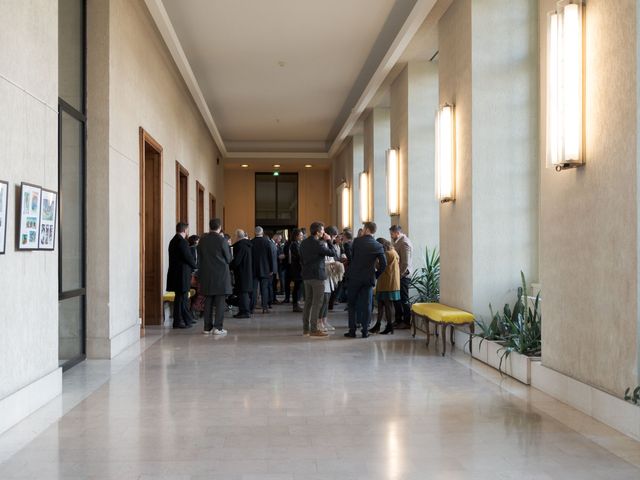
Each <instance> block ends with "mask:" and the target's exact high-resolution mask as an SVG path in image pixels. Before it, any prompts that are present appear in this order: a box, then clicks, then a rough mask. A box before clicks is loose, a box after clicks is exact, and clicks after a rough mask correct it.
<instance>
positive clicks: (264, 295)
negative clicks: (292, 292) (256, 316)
mask: <svg viewBox="0 0 640 480" xmlns="http://www.w3.org/2000/svg"><path fill="white" fill-rule="evenodd" d="M270 283H271V277H264V278H254V279H253V293H252V294H251V310H252V311H253V309H255V308H256V304H257V303H258V292H260V301H261V305H262V308H263V309H266V308H269V298H270V296H269V284H270Z"/></svg>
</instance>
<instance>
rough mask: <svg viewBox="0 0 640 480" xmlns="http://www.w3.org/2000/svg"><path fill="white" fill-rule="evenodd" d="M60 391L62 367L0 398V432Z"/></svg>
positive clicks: (25, 416)
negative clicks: (0, 413)
mask: <svg viewBox="0 0 640 480" xmlns="http://www.w3.org/2000/svg"><path fill="white" fill-rule="evenodd" d="M61 393H62V368H56V369H55V370H54V371H53V372H51V373H48V374H47V375H45V376H44V377H42V378H40V379H38V380H36V381H35V382H33V383H30V384H29V385H27V386H26V387H23V388H21V389H20V390H18V391H17V392H15V393H12V394H11V395H9V396H8V397H5V398H3V399H2V400H0V412H2V415H0V433H3V432H5V431H7V430H9V429H10V428H11V427H13V426H14V425H15V424H17V423H18V422H20V421H21V420H24V419H25V418H27V417H28V416H29V415H31V414H32V413H33V412H35V411H36V410H38V409H39V408H40V407H42V406H43V405H45V404H46V403H48V402H50V401H51V400H52V399H54V398H55V397H57V396H58V395H60V394H61Z"/></svg>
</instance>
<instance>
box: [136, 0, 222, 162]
mask: <svg viewBox="0 0 640 480" xmlns="http://www.w3.org/2000/svg"><path fill="white" fill-rule="evenodd" d="M144 1H145V4H146V5H147V8H148V9H149V13H151V17H152V18H153V21H154V22H155V23H156V26H157V27H158V30H159V31H160V35H162V38H163V40H164V43H165V44H166V45H167V48H168V49H169V52H170V53H171V56H172V57H173V61H174V62H175V63H176V65H177V67H178V70H179V71H180V74H181V75H182V78H183V79H184V81H185V83H186V84H187V88H188V89H189V92H190V93H191V96H192V97H193V100H194V101H195V102H196V105H197V107H198V110H200V114H201V115H202V118H203V119H204V121H205V123H206V124H207V127H208V128H209V132H211V137H213V141H214V142H215V143H216V145H217V146H218V149H219V150H220V154H221V155H222V156H223V157H226V156H227V155H228V152H227V147H226V146H225V144H224V140H222V136H221V135H220V131H219V130H218V126H217V125H216V122H215V121H214V120H213V115H211V111H210V110H209V106H208V105H207V102H206V100H205V99H204V95H203V94H202V90H200V85H199V84H198V81H197V80H196V76H195V74H194V73H193V70H192V69H191V65H190V64H189V60H188V59H187V56H186V54H185V53H184V50H183V49H182V45H181V44H180V40H179V39H178V35H177V34H176V31H175V30H174V28H173V25H172V23H171V20H170V19H169V14H168V13H167V10H166V9H165V8H164V5H163V4H162V0H144Z"/></svg>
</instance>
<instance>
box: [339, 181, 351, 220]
mask: <svg viewBox="0 0 640 480" xmlns="http://www.w3.org/2000/svg"><path fill="white" fill-rule="evenodd" d="M339 188H342V191H341V192H340V212H341V214H340V221H341V222H342V228H347V227H350V226H351V218H350V216H351V215H350V213H351V192H350V189H349V186H348V185H347V182H343V183H342V184H341V186H340V187H339Z"/></svg>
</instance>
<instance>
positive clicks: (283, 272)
mask: <svg viewBox="0 0 640 480" xmlns="http://www.w3.org/2000/svg"><path fill="white" fill-rule="evenodd" d="M278 279H279V280H280V284H279V285H280V288H278V290H276V293H277V294H278V295H282V294H283V293H284V286H285V285H286V283H287V271H286V270H285V269H284V268H281V269H280V270H278ZM275 285H276V282H275V281H274V283H273V286H274V287H275Z"/></svg>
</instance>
